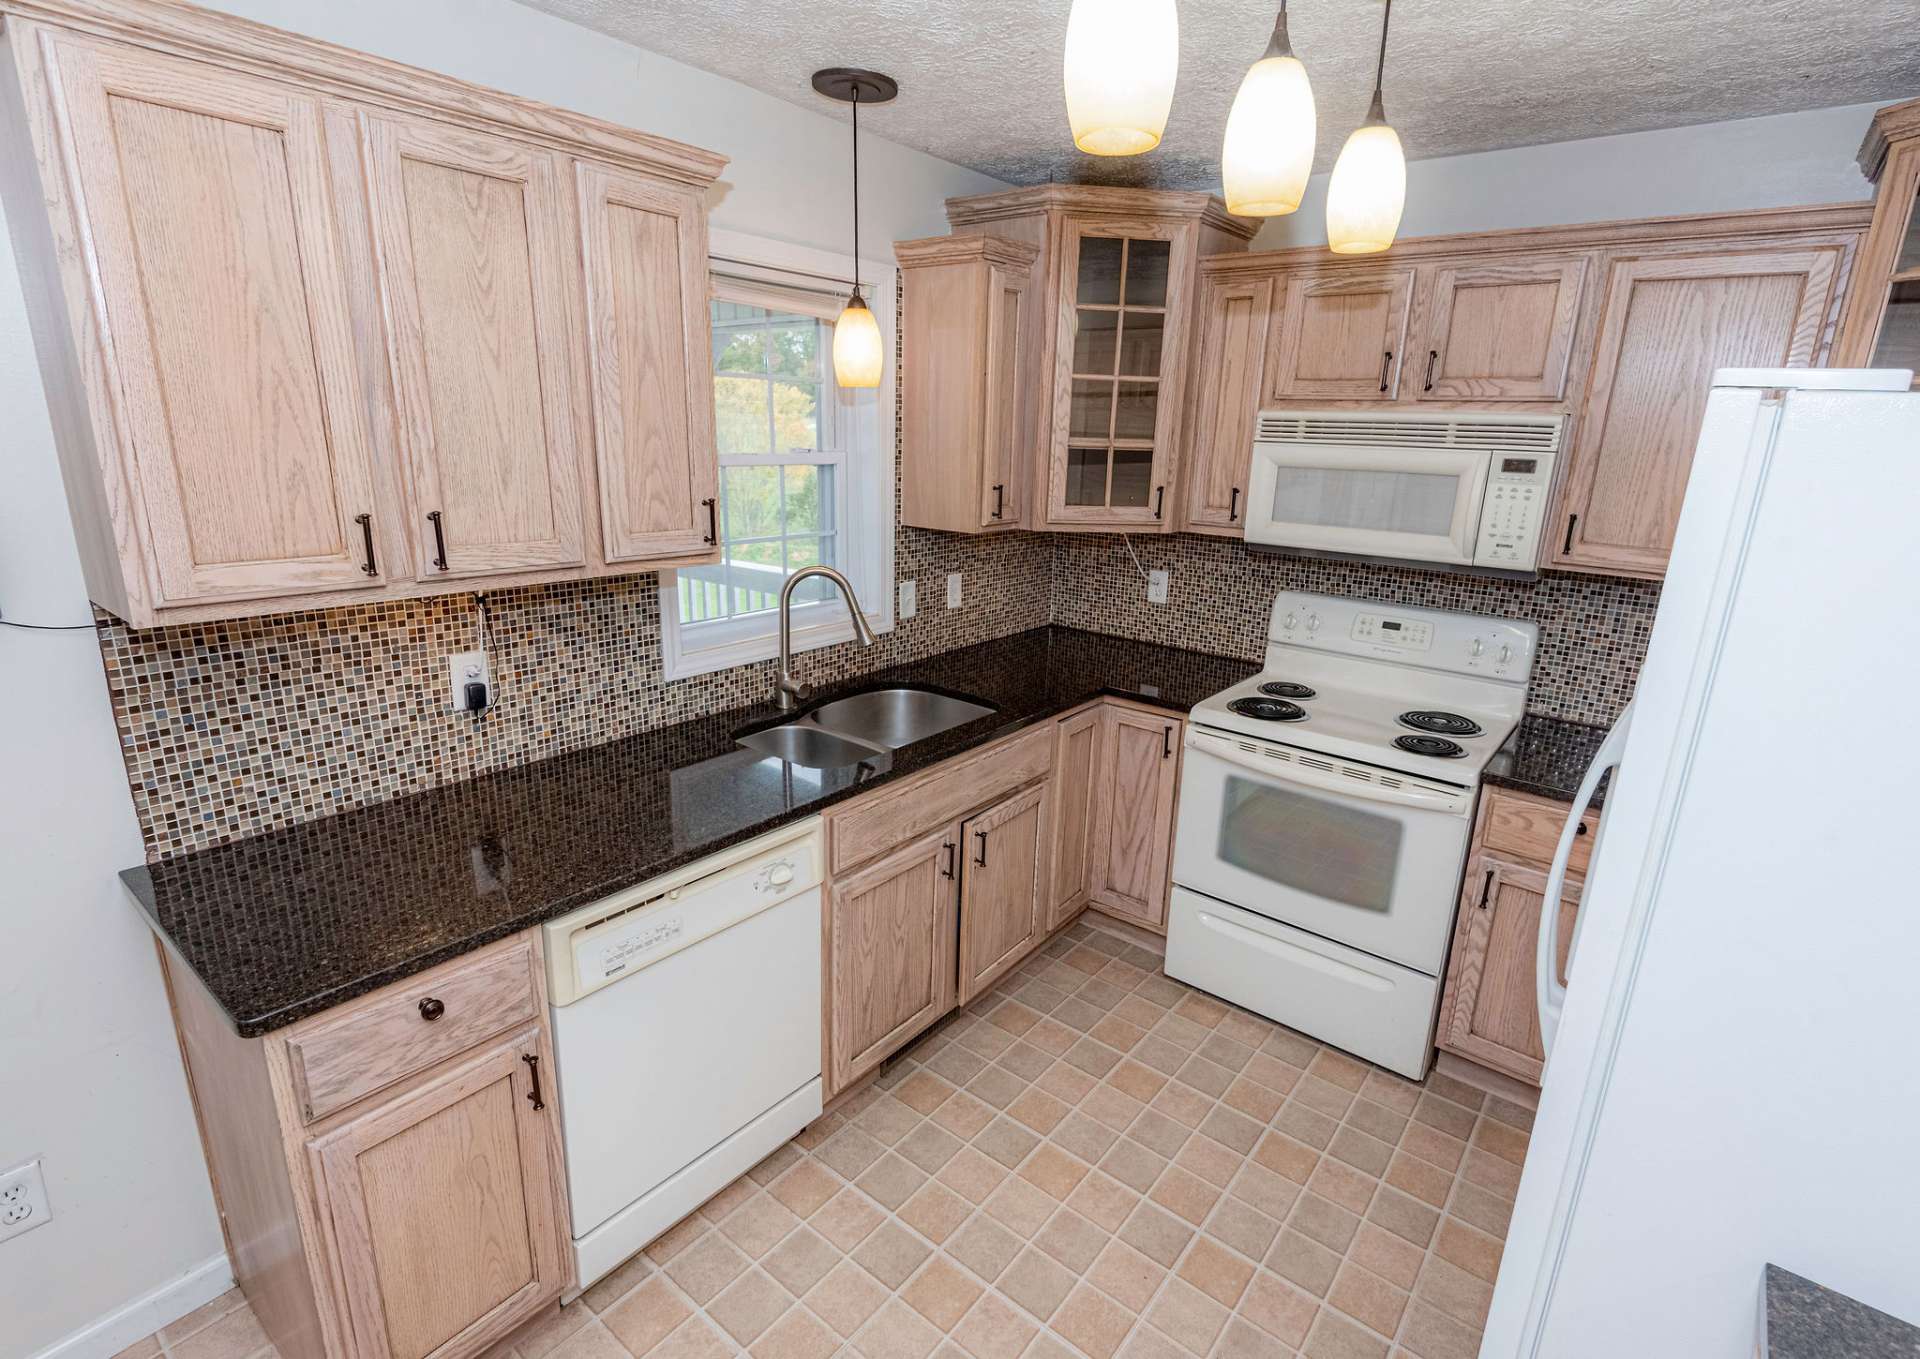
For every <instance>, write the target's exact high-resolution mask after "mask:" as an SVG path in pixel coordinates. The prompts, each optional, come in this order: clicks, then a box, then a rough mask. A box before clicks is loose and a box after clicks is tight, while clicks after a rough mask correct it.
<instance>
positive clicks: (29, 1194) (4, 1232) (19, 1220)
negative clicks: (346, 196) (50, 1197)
mask: <svg viewBox="0 0 1920 1359" xmlns="http://www.w3.org/2000/svg"><path fill="white" fill-rule="evenodd" d="M52 1217H53V1210H52V1209H51V1208H49V1207H47V1182H46V1180H45V1179H43V1178H42V1177H41V1175H40V1162H38V1161H28V1162H27V1163H26V1164H25V1165H23V1166H15V1167H14V1168H13V1169H12V1170H9V1171H7V1172H6V1173H5V1174H3V1175H0V1241H5V1240H6V1239H7V1238H8V1237H11V1236H18V1235H20V1233H22V1232H30V1231H32V1230H33V1229H34V1228H35V1227H38V1226H39V1225H40V1224H41V1223H43V1222H46V1221H49V1220H50V1219H51V1218H52Z"/></svg>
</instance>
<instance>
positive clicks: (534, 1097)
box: [520, 1052, 547, 1109]
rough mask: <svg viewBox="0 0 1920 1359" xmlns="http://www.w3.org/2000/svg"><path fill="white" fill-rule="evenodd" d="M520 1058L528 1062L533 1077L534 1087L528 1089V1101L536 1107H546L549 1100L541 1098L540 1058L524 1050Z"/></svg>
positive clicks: (528, 1070)
mask: <svg viewBox="0 0 1920 1359" xmlns="http://www.w3.org/2000/svg"><path fill="white" fill-rule="evenodd" d="M520 1060H521V1061H523V1062H525V1063H526V1064H527V1072H528V1074H529V1075H531V1076H532V1077H533V1089H531V1090H529V1091H527V1103H529V1104H531V1105H532V1106H533V1107H534V1108H535V1109H544V1108H546V1107H547V1102H546V1101H545V1100H543V1099H541V1098H540V1059H539V1058H538V1057H535V1056H534V1055H533V1054H532V1053H528V1052H523V1053H521V1054H520Z"/></svg>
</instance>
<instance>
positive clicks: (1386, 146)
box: [1327, 0, 1407, 255]
mask: <svg viewBox="0 0 1920 1359" xmlns="http://www.w3.org/2000/svg"><path fill="white" fill-rule="evenodd" d="M1392 16H1393V0H1387V10H1386V14H1385V15H1384V16H1382V18H1381V20H1380V63H1379V66H1378V67H1376V68H1375V71H1374V77H1373V105H1372V107H1371V108H1369V109H1368V110H1367V121H1366V122H1364V123H1362V124H1361V125H1360V126H1359V127H1357V128H1355V129H1354V130H1353V133H1352V135H1350V136H1349V137H1348V138H1347V144H1346V145H1345V146H1343V147H1341V148H1340V159H1339V160H1337V161H1335V162H1334V166H1333V177H1332V179H1330V180H1329V181H1328V183H1327V246H1328V248H1329V249H1331V250H1332V251H1333V252H1334V253H1335V254H1336V255H1370V254H1374V253H1376V252H1378V251H1381V250H1385V249H1386V248H1387V247H1388V246H1390V245H1392V244H1393V238H1394V235H1395V233H1397V232H1398V231H1399V230H1400V214H1401V212H1402V211H1404V210H1405V208H1406V205H1407V156H1406V152H1405V151H1403V150H1402V149H1401V146H1400V134H1399V133H1397V132H1395V131H1394V130H1393V129H1392V128H1391V127H1390V126H1388V124H1387V112H1386V106H1385V105H1384V104H1383V103H1382V102H1381V99H1380V77H1381V75H1382V74H1384V73H1385V70H1386V63H1387V21H1388V20H1389V19H1391V18H1392Z"/></svg>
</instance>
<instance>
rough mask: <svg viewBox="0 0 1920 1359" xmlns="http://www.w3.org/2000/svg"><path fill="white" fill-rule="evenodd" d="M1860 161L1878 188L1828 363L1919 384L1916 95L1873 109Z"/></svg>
mask: <svg viewBox="0 0 1920 1359" xmlns="http://www.w3.org/2000/svg"><path fill="white" fill-rule="evenodd" d="M1860 168H1861V170H1863V171H1864V172H1865V173H1866V175H1867V177H1868V178H1869V179H1871V180H1873V181H1874V183H1875V184H1876V185H1878V187H1879V192H1878V194H1877V196H1876V197H1875V200H1874V209H1873V225H1872V226H1871V227H1870V228H1869V229H1868V231H1867V238H1866V240H1865V241H1864V242H1863V243H1862V244H1861V246H1860V262H1859V265H1858V266H1857V270H1856V273H1855V278H1854V283H1853V286H1852V288H1851V289H1850V290H1849V297H1848V302H1847V314H1846V319H1845V321H1844V322H1843V324H1842V325H1841V329H1840V339H1839V341H1838V343H1836V344H1835V345H1834V354H1833V362H1834V364H1835V365H1836V366H1837V367H1842V368H1907V369H1911V370H1912V371H1913V372H1914V374H1915V383H1916V385H1920V99H1909V100H1908V101H1907V102H1905V103H1904V104H1890V105H1888V106H1887V107H1886V108H1883V109H1881V110H1880V111H1879V112H1877V113H1876V114H1874V116H1873V125H1872V127H1871V128H1870V129H1869V130H1868V132H1867V137H1866V141H1865V142H1864V143H1863V144H1862V146H1861V148H1860Z"/></svg>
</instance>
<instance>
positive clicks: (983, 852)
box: [973, 831, 987, 868]
mask: <svg viewBox="0 0 1920 1359" xmlns="http://www.w3.org/2000/svg"><path fill="white" fill-rule="evenodd" d="M974 834H975V835H977V836H979V837H980V857H979V858H977V859H975V860H974V861H973V862H974V864H975V865H976V866H977V867H980V868H985V867H986V866H987V833H986V832H985V831H975V832H974Z"/></svg>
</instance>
